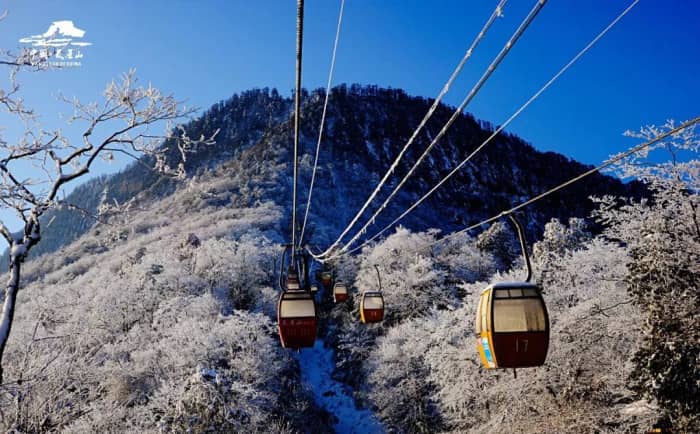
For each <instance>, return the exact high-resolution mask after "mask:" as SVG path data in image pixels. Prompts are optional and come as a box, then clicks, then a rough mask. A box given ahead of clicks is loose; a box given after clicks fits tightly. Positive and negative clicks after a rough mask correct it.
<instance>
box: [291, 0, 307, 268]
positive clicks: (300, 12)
mask: <svg viewBox="0 0 700 434" xmlns="http://www.w3.org/2000/svg"><path fill="white" fill-rule="evenodd" d="M303 38H304V0H297V51H296V53H297V55H296V92H295V93H294V175H293V178H294V180H293V184H294V185H293V187H292V257H291V263H292V264H294V259H295V250H296V248H295V246H296V231H297V172H298V168H297V163H298V162H297V159H298V153H299V106H300V101H301V54H302V46H303Z"/></svg>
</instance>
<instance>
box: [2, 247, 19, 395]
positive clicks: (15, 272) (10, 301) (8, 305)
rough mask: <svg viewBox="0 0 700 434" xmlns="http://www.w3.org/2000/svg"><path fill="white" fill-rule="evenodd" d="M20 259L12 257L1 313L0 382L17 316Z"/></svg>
mask: <svg viewBox="0 0 700 434" xmlns="http://www.w3.org/2000/svg"><path fill="white" fill-rule="evenodd" d="M20 263H21V262H20V260H19V259H18V258H12V257H11V258H10V277H9V278H8V280H7V286H6V287H5V302H4V303H3V306H2V313H1V314H0V384H3V369H2V356H3V354H4V353H5V345H6V344H7V340H8V339H9V338H10V329H11V328H12V319H13V318H14V316H15V302H16V301H17V291H18V290H19V271H20Z"/></svg>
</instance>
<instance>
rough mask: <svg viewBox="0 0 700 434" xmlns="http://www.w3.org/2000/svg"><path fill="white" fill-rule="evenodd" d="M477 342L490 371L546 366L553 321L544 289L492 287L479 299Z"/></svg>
mask: <svg viewBox="0 0 700 434" xmlns="http://www.w3.org/2000/svg"><path fill="white" fill-rule="evenodd" d="M476 338H477V348H478V350H479V356H480V358H481V362H482V363H483V364H484V367H486V368H487V369H494V368H527V367H533V366H540V365H543V364H544V361H545V359H546V358H547V349H548V347H549V317H548V315H547V307H546V306H545V303H544V299H543V298H542V292H541V290H540V288H539V287H538V286H537V285H534V284H532V283H528V282H503V283H495V284H492V285H489V287H487V288H486V289H485V290H484V291H483V292H482V293H481V297H480V298H479V306H478V308H477V314H476Z"/></svg>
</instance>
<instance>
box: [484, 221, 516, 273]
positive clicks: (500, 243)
mask: <svg viewBox="0 0 700 434" xmlns="http://www.w3.org/2000/svg"><path fill="white" fill-rule="evenodd" d="M476 247H477V248H479V249H480V250H482V251H484V252H486V253H489V254H491V255H493V257H494V258H495V259H496V261H498V263H497V265H498V269H499V270H507V269H508V268H509V267H510V265H511V264H512V263H513V261H514V260H515V259H516V258H518V257H519V255H520V246H519V245H518V235H517V234H516V232H515V231H514V230H513V229H512V228H511V227H509V226H508V225H507V224H506V223H504V222H502V221H500V220H499V221H496V222H494V223H493V224H492V225H491V226H489V228H488V229H486V230H485V231H484V232H482V233H480V234H479V235H478V237H477V239H476Z"/></svg>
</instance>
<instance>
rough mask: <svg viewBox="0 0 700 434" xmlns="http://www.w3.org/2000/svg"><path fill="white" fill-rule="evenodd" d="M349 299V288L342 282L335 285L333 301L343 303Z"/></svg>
mask: <svg viewBox="0 0 700 434" xmlns="http://www.w3.org/2000/svg"><path fill="white" fill-rule="evenodd" d="M347 299H348V287H347V286H345V284H344V283H342V282H336V284H335V285H333V301H334V302H336V303H342V302H344V301H346V300H347Z"/></svg>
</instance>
